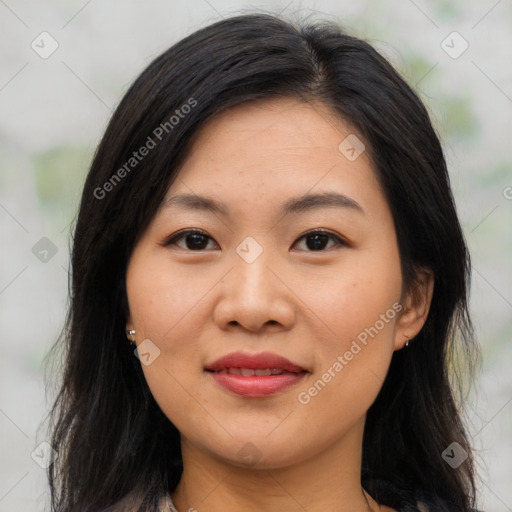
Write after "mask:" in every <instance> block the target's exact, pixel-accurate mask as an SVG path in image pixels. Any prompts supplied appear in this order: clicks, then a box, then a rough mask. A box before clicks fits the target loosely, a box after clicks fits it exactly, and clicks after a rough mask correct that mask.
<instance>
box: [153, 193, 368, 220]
mask: <svg viewBox="0 0 512 512" xmlns="http://www.w3.org/2000/svg"><path fill="white" fill-rule="evenodd" d="M162 206H163V207H164V208H170V207H178V208H184V209H190V210H202V211H208V212H212V213H214V214H219V215H222V216H224V217H228V218H229V217H230V214H229V209H228V208H227V206H226V205H225V204H224V203H221V202H218V201H216V200H215V199H212V198H209V197H204V196H199V195H196V194H178V195H175V196H172V197H170V198H169V199H167V200H166V201H165V202H164V204H163V205H162ZM320 208H347V209H349V210H353V211H356V212H359V213H362V214H364V210H363V208H362V207H361V205H360V204H359V203H358V202H357V201H355V200H354V199H352V198H350V197H348V196H346V195H345V194H340V193H338V192H321V193H317V194H306V195H303V196H299V197H294V198H291V199H288V201H286V202H285V203H283V205H282V206H281V214H282V215H288V214H291V213H303V212H306V211H311V210H316V209H320Z"/></svg>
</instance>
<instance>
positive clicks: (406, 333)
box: [395, 268, 434, 350]
mask: <svg viewBox="0 0 512 512" xmlns="http://www.w3.org/2000/svg"><path fill="white" fill-rule="evenodd" d="M433 292H434V273H433V272H432V271H431V270H430V269H426V268H420V269H417V271H416V276H415V279H414V282H413V284H412V285H411V287H410V290H408V291H407V292H406V293H405V296H404V297H403V300H402V302H401V304H402V307H403V309H402V311H401V312H400V317H399V318H398V320H397V323H396V328H395V350H400V349H402V348H404V347H405V344H406V343H407V340H411V339H412V338H414V337H415V336H416V335H417V334H418V333H419V332H420V331H421V329H422V327H423V325H424V324H425V322H426V320H427V316H428V312H429V310H430V304H431V301H432V294H433ZM413 343H414V342H413Z"/></svg>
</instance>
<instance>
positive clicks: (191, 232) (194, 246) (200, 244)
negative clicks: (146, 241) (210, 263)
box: [163, 229, 213, 251]
mask: <svg viewBox="0 0 512 512" xmlns="http://www.w3.org/2000/svg"><path fill="white" fill-rule="evenodd" d="M182 239H185V247H183V246H182V245H179V244H178V243H177V242H179V241H181V240H182ZM208 239H210V240H213V238H210V236H209V235H208V234H207V233H205V232H204V231H201V230H200V229H187V230H186V231H181V232H179V233H176V234H174V235H171V236H170V237H169V238H168V239H167V240H165V242H164V243H163V245H164V246H165V247H167V246H169V245H177V246H178V247H180V248H181V249H184V250H190V251H202V250H204V249H205V247H206V245H207V242H208Z"/></svg>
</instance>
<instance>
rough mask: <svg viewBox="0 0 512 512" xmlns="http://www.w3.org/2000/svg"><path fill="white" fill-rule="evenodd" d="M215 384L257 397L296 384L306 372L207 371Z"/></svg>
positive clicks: (243, 394) (247, 395) (249, 396)
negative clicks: (251, 373)
mask: <svg viewBox="0 0 512 512" xmlns="http://www.w3.org/2000/svg"><path fill="white" fill-rule="evenodd" d="M208 373H210V375H211V376H212V377H213V378H214V379H215V381H216V382H217V384H219V385H221V386H222V387H223V388H226V389H227V390H229V391H231V392H232V393H236V394H237V395H240V396H244V397H248V398H258V397H264V396H268V395H273V394H274V393H278V392H279V391H283V390H285V389H286V388H289V387H290V386H293V385H294V384H297V383H298V382H299V381H300V380H302V378H303V377H304V375H306V372H301V373H283V374H281V375H263V376H260V375H250V376H243V375H233V374H230V373H215V372H208Z"/></svg>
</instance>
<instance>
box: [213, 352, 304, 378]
mask: <svg viewBox="0 0 512 512" xmlns="http://www.w3.org/2000/svg"><path fill="white" fill-rule="evenodd" d="M224 368H252V369H255V370H257V369H261V368H263V369H264V368H278V369H281V370H286V371H288V372H294V373H300V372H304V371H306V370H305V369H304V368H302V367H301V366H299V365H298V364H295V363H292V362H291V361H289V360H288V359H286V357H283V356H280V355H278V354H274V353H272V352H260V353H259V354H247V353H245V352H232V353H231V354H227V355H225V356H223V357H221V358H220V359H217V360H216V361H214V362H213V363H211V364H209V365H207V366H206V367H205V369H206V370H210V371H214V372H220V371H222V370H223V369H224Z"/></svg>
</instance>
